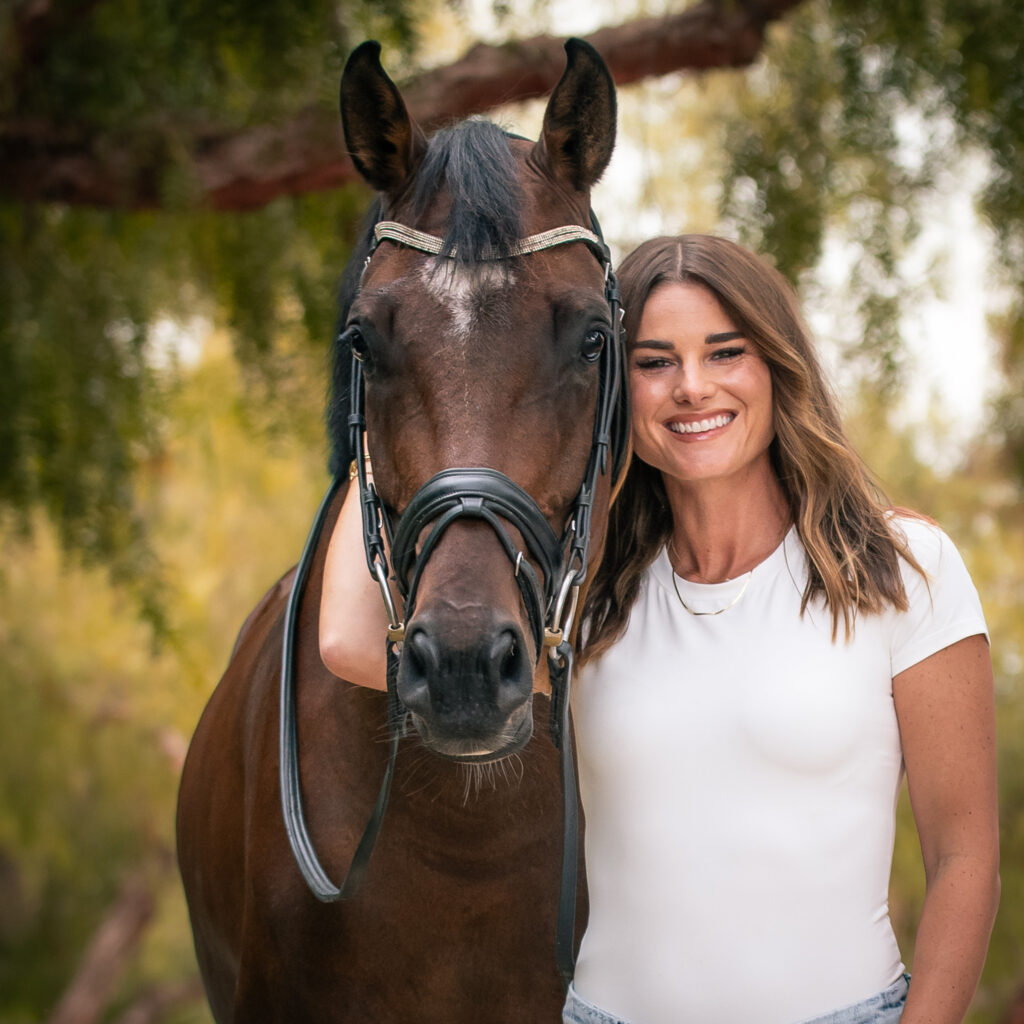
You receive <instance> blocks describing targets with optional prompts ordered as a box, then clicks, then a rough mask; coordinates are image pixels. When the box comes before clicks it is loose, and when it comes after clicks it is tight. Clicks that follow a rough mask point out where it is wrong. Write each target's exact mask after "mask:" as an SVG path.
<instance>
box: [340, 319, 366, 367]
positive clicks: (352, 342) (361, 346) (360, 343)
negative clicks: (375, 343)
mask: <svg viewBox="0 0 1024 1024" xmlns="http://www.w3.org/2000/svg"><path fill="white" fill-rule="evenodd" d="M341 337H342V341H345V342H348V345H349V347H350V348H351V349H352V355H354V356H355V357H356V359H358V360H359V362H363V360H365V359H366V357H367V356H368V355H369V354H370V346H369V344H368V343H367V341H366V338H364V337H363V332H362V331H361V330H359V328H358V327H356V326H355V325H353V326H352V327H349V328H348V329H347V330H346V331H345V333H344V334H343V335H342V336H341Z"/></svg>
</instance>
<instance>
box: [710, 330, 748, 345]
mask: <svg viewBox="0 0 1024 1024" xmlns="http://www.w3.org/2000/svg"><path fill="white" fill-rule="evenodd" d="M742 337H743V332H742V331H720V332H719V333H718V334H709V335H708V336H707V337H706V338H705V339H704V344H705V345H717V344H718V343H719V342H721V341H735V340H736V339H737V338H742Z"/></svg>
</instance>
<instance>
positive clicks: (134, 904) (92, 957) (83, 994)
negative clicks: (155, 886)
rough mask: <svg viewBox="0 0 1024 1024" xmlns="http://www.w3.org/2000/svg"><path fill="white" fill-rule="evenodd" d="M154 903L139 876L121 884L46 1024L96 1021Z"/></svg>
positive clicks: (147, 887) (86, 1023) (135, 946)
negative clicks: (115, 897) (119, 890)
mask: <svg viewBox="0 0 1024 1024" xmlns="http://www.w3.org/2000/svg"><path fill="white" fill-rule="evenodd" d="M154 903H155V900H154V896H153V891H152V888H151V886H150V885H149V884H148V883H147V882H146V881H145V880H144V879H143V878H142V877H141V876H139V875H134V876H131V877H130V878H128V879H127V880H126V881H125V883H124V885H123V886H122V887H121V892H120V893H119V894H118V896H117V899H116V900H115V901H114V903H113V904H112V905H111V907H110V909H109V910H108V911H107V915H106V917H105V918H104V919H103V921H102V922H101V924H100V926H99V928H97V929H96V932H95V934H94V935H93V937H92V941H91V942H90V943H89V946H88V948H87V949H86V951H85V954H84V955H83V956H82V960H81V962H80V963H79V965H78V970H77V971H76V972H75V976H74V978H72V980H71V984H70V985H69V986H68V988H67V991H66V992H65V993H64V995H63V997H62V998H61V1000H60V1002H59V1003H58V1004H57V1007H56V1009H55V1010H54V1011H53V1013H52V1014H51V1015H50V1018H49V1020H48V1022H47V1024H95V1022H96V1021H98V1020H99V1019H100V1017H101V1015H102V1013H103V1011H104V1010H105V1009H106V1007H107V1005H108V1003H109V1002H110V1000H111V998H112V997H113V995H114V992H115V990H116V987H117V983H118V981H119V980H120V978H121V975H122V973H123V972H124V969H125V968H126V967H127V966H128V964H129V962H130V961H131V958H132V956H133V954H134V953H135V950H136V948H137V946H138V943H139V939H140V938H141V936H142V933H143V931H144V930H145V927H146V925H147V924H148V923H149V919H150V917H152V915H153V908H154Z"/></svg>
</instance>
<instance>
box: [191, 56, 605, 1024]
mask: <svg viewBox="0 0 1024 1024" xmlns="http://www.w3.org/2000/svg"><path fill="white" fill-rule="evenodd" d="M566 52H567V54H568V62H567V68H566V71H565V74H564V76H563V77H562V80H561V81H560V83H559V84H558V86H557V87H556V89H555V92H554V93H553V94H552V97H551V99H550V101H549V104H548V107H547V110H546V113H545V118H544V128H543V133H542V136H541V138H540V140H539V141H538V142H537V143H536V144H533V143H529V142H526V141H524V140H519V139H514V138H509V137H508V136H506V135H505V134H504V133H502V132H501V131H500V130H499V129H497V128H496V127H495V126H493V125H490V124H488V123H487V122H483V121H469V122H464V123H462V124H460V125H456V126H455V127H454V128H451V129H446V130H444V131H442V132H439V133H438V134H437V135H435V136H434V137H433V138H432V139H431V140H430V141H429V142H428V141H427V139H426V138H425V136H424V135H423V133H422V132H421V131H420V129H419V128H418V127H417V126H416V124H415V123H414V122H413V121H412V120H411V119H410V117H409V116H408V113H407V111H406V108H405V104H404V102H403V100H402V98H401V95H400V94H399V92H398V90H397V89H396V87H395V86H394V84H393V83H392V82H391V80H390V79H389V78H388V77H387V76H386V74H385V73H384V71H383V70H382V69H381V66H380V63H379V47H378V46H377V45H376V44H372V43H369V44H364V45H363V46H361V47H360V48H359V49H358V50H356V51H355V52H354V53H353V55H352V56H351V57H350V59H349V62H348V65H347V66H346V69H345V73H344V76H343V78H342V86H341V108H342V116H343V122H344V129H345V137H346V141H347V143H348V147H349V150H350V152H351V154H352V157H353V160H354V162H355V165H356V167H357V168H358V170H359V171H360V172H361V173H362V175H363V176H364V178H365V179H366V180H367V181H368V182H369V183H370V184H371V185H372V186H374V187H375V188H376V189H377V190H379V191H380V193H381V198H380V200H379V203H378V206H377V208H376V212H375V214H374V220H375V226H374V227H371V229H370V230H369V231H368V233H367V236H366V238H365V239H364V240H363V243H362V248H361V250H360V251H359V252H358V253H357V254H356V256H355V257H354V260H353V264H352V268H353V269H352V270H351V272H350V273H349V274H348V275H347V278H346V281H347V283H346V284H344V285H343V295H342V316H343V321H342V322H343V326H344V328H345V330H344V332H343V333H342V334H341V336H340V338H339V341H338V344H337V349H336V353H335V379H334V387H333V393H332V399H331V406H330V409H329V427H330V432H331V441H332V446H333V455H332V471H333V472H334V473H335V475H336V476H337V475H339V474H341V473H344V474H345V475H346V476H347V469H348V464H349V461H350V459H352V458H353V456H355V457H356V458H357V459H358V458H359V456H360V454H361V452H360V449H361V446H362V436H363V435H362V421H361V418H360V413H361V408H360V406H361V404H362V396H363V393H364V391H363V387H365V419H366V424H367V429H366V436H367V437H368V438H369V439H370V448H371V453H372V457H373V465H374V477H375V481H376V483H375V486H376V488H377V489H378V490H379V494H380V501H381V509H380V510H379V511H378V509H377V506H376V505H375V504H373V502H374V501H375V497H376V495H375V492H374V491H373V489H372V486H371V485H368V484H367V483H366V481H365V479H364V480H362V481H361V483H362V485H363V489H364V490H363V497H364V499H368V500H369V501H370V505H369V509H370V511H369V513H368V516H367V524H368V531H369V533H368V536H370V537H371V540H372V537H373V536H375V531H376V530H377V529H378V528H379V527H380V525H381V523H382V521H384V520H387V521H389V522H390V520H391V518H393V517H395V516H399V514H400V513H402V514H401V515H400V517H399V518H398V519H397V523H398V527H397V531H396V534H395V536H394V537H393V538H390V540H391V542H392V543H391V550H392V551H393V552H394V554H393V562H394V578H395V579H397V581H398V585H399V589H400V590H402V591H403V593H404V598H405V613H406V617H407V618H406V622H405V623H404V625H402V627H401V629H400V630H399V631H397V632H395V633H393V634H392V636H391V638H390V641H389V643H390V646H389V650H390V651H391V653H392V656H395V655H397V654H398V652H399V650H401V657H400V659H398V660H396V661H395V667H396V671H395V672H394V674H393V675H394V678H393V679H390V680H389V682H390V687H391V693H390V696H389V695H386V694H384V693H381V692H378V691H374V690H369V689H365V688H362V687H358V686H353V685H350V684H349V683H347V682H343V681H341V680H339V679H337V678H335V677H334V676H332V675H331V674H330V673H329V672H328V671H327V670H326V669H325V668H324V666H323V664H322V663H321V660H320V657H319V651H318V642H317V636H318V611H319V605H320V595H321V576H322V571H323V564H324V557H325V551H326V545H327V540H326V538H327V537H328V536H329V531H330V528H331V526H332V524H333V522H334V520H335V518H336V516H337V511H338V507H339V506H340V503H341V500H342V498H343V495H344V490H345V487H344V486H343V487H341V488H340V490H339V491H338V492H337V493H336V494H335V495H334V497H333V498H332V499H331V501H330V503H329V505H328V506H327V509H328V511H327V517H326V521H325V531H324V532H323V534H322V536H321V537H319V538H318V539H314V541H313V542H312V544H311V547H310V551H311V556H312V557H311V561H310V563H309V572H308V580H307V582H306V585H305V588H304V590H303V589H302V588H300V591H299V598H298V603H297V604H296V605H295V607H294V609H293V613H292V615H291V620H292V621H293V622H294V629H295V637H296V643H295V651H294V666H293V676H294V680H295V683H294V697H293V699H294V715H295V730H294V731H295V736H296V737H297V745H298V768H297V770H296V785H295V789H296V790H297V799H300V800H301V802H302V804H303V805H304V806H305V821H306V823H308V839H309V844H310V846H311V847H312V848H313V849H314V850H315V851H316V856H317V857H318V858H320V859H321V860H322V864H323V870H324V872H325V874H326V876H328V877H330V878H340V877H342V876H343V875H344V874H345V872H346V870H347V868H348V866H349V864H350V863H351V862H352V860H353V857H354V855H355V849H356V846H357V844H358V842H359V839H360V835H361V834H362V832H363V829H364V826H365V825H366V822H367V820H368V819H369V818H370V817H371V813H372V810H373V805H374V801H375V800H376V799H377V791H378V787H379V785H380V780H381V777H382V775H383V773H384V771H385V767H386V763H387V760H388V742H387V740H388V722H389V720H390V722H391V726H392V728H393V730H394V731H395V735H396V736H398V735H403V734H402V729H403V728H404V726H405V725H406V724H407V723H411V724H412V725H413V726H414V727H415V731H413V730H411V729H410V730H409V733H408V735H403V738H401V739H400V742H399V741H398V740H396V741H395V742H396V745H397V748H398V756H397V762H396V767H395V774H394V785H393V791H392V794H391V799H390V804H389V806H388V808H387V813H386V815H385V817H384V819H383V827H382V829H381V833H380V841H379V842H378V843H377V846H376V850H375V852H374V854H373V856H372V858H371V859H370V860H369V862H368V867H367V870H366V875H365V879H364V881H363V884H362V887H361V888H360V889H359V891H358V893H357V894H355V895H354V896H352V897H351V898H345V899H343V900H341V901H338V902H323V901H322V900H323V899H325V897H324V896H323V894H321V899H317V898H315V896H314V895H313V894H312V893H311V891H310V888H309V886H308V885H307V882H306V881H305V880H304V877H303V873H302V872H300V869H299V867H298V866H297V861H296V856H295V855H293V850H292V848H291V847H290V844H289V835H288V833H287V832H286V828H285V825H284V824H283V821H282V809H281V804H282V784H281V782H280V781H279V767H280V766H281V764H282V763H283V762H284V761H285V760H286V759H287V758H285V757H281V756H279V736H278V732H279V722H280V721H281V720H282V719H284V720H287V716H286V715H285V714H284V712H282V710H281V708H284V707H288V706H290V705H288V704H287V702H282V701H281V699H280V698H279V691H278V680H279V673H280V668H281V662H282V646H283V637H284V636H285V628H286V627H285V619H286V602H287V600H288V591H289V587H290V584H291V578H292V575H293V574H289V575H288V576H286V577H284V578H283V579H282V580H281V581H279V582H278V583H277V584H276V585H275V586H274V587H273V588H272V589H271V590H270V591H269V592H268V593H267V594H266V596H264V598H263V600H262V601H261V602H260V604H259V605H258V606H257V608H256V609H255V610H254V611H253V612H252V614H251V615H250V616H249V618H248V620H247V621H246V623H245V624H244V626H243V627H242V630H241V633H240V634H239V637H238V640H237V642H236V645H235V650H234V652H233V654H232V657H231V660H230V663H229V665H228V668H227V671H226V672H225V674H224V676H223V678H222V679H221V681H220V684H219V685H218V687H217V689H216V691H215V692H214V694H213V696H212V697H211V699H210V702H209V704H208V706H207V708H206V710H205V712H204V714H203V716H202V719H201V720H200V722H199V725H198V728H197V730H196V734H195V737H194V739H193V741H192V745H191V748H190V750H189V754H188V759H187V761H186V764H185V769H184V774H183V777H182V782H181V791H180V796H179V805H178V854H179V861H180V867H181V873H182V878H183V881H184V885H185V891H186V895H187V897H188V905H189V912H190V916H191V921H192V928H193V932H194V936H195V944H196V952H197V956H198V961H199V966H200V969H201V971H202V976H203V981H204V983H205V986H206V990H207V994H208V997H209V1001H210V1005H211V1007H212V1010H213V1013H214V1016H215V1017H216V1019H217V1020H218V1021H219V1022H222V1024H224V1022H228V1021H232V1022H263V1021H268V1022H269V1021H281V1022H284V1021H289V1022H290V1021H310V1022H319V1021H352V1022H357V1021H358V1022H364V1021H365V1022H378V1024H380V1022H383V1024H388V1022H395V1024H408V1022H421V1021H422V1022H428V1024H429V1022H438V1024H442V1022H443V1024H461V1022H465V1024H470V1022H473V1024H481V1022H483V1024H500V1022H503V1021H509V1022H512V1021H515V1022H517V1024H519V1022H523V1021H529V1022H543V1021H557V1020H558V1019H559V1009H560V1006H561V1003H562V999H563V985H562V982H561V980H560V978H559V976H558V973H557V971H556V969H555V958H554V944H555V918H556V904H557V902H558V877H559V867H560V848H561V838H560V822H561V811H562V806H561V796H560V785H559V763H558V755H557V751H556V750H555V748H554V746H553V745H552V742H551V740H550V739H549V738H548V736H547V735H545V734H544V732H545V730H544V728H543V726H544V725H545V724H546V721H545V720H546V716H547V713H548V700H547V699H546V698H544V697H542V698H540V699H539V700H534V699H533V691H534V689H535V686H536V685H537V684H535V674H536V677H537V678H538V679H539V678H543V676H544V673H543V671H537V666H538V664H539V663H540V664H543V662H542V658H541V655H542V647H543V645H544V644H545V643H548V644H557V643H558V641H559V640H560V639H561V640H562V641H563V642H562V644H561V649H564V648H565V638H563V637H561V636H560V628H561V626H562V625H566V628H567V617H571V616H569V613H568V612H565V611H564V609H563V604H564V603H565V598H566V594H567V593H569V592H571V591H572V590H573V589H574V588H575V585H576V584H578V583H579V582H580V580H579V579H576V580H575V581H574V580H573V579H572V578H571V576H572V574H571V572H569V571H568V567H567V565H566V564H564V563H566V562H567V561H571V560H572V558H573V556H572V555H571V554H569V553H568V552H567V551H566V550H564V549H563V548H562V547H561V541H560V540H559V538H562V537H564V536H567V535H568V536H569V537H570V538H572V537H576V538H577V539H578V536H579V535H580V533H581V532H583V533H586V529H587V528H586V524H585V520H586V519H587V518H588V517H591V513H592V517H591V518H592V528H591V529H590V533H591V535H592V543H591V547H590V563H591V564H594V562H595V561H596V557H597V554H598V552H599V551H600V547H601V544H602V540H603V528H604V522H605V518H606V511H607V503H608V499H609V491H610V483H609V477H610V474H609V473H604V472H598V473H596V474H595V473H594V472H592V470H593V467H594V466H595V465H597V464H602V463H603V461H604V459H603V456H602V449H606V448H607V441H608V439H607V436H606V431H605V436H601V437H598V436H597V435H598V434H601V430H603V429H604V428H601V430H596V429H595V409H598V415H597V421H598V424H600V421H601V415H600V406H601V403H602V401H603V400H604V399H603V398H602V396H603V395H605V394H606V392H607V381H606V380H605V379H604V378H605V375H606V372H607V371H606V369H605V362H604V361H603V358H599V356H600V354H601V353H602V352H603V351H606V350H609V349H611V348H612V347H613V345H614V346H616V347H617V331H616V327H617V325H616V324H615V322H614V321H615V319H616V316H615V314H616V312H617V310H616V309H615V306H614V304H613V305H612V307H611V309H610V307H609V302H608V287H607V280H608V274H607V273H606V272H608V271H610V268H609V267H608V266H607V264H606V263H605V264H604V265H603V264H602V260H601V259H600V258H599V259H595V256H594V250H595V249H597V250H600V249H601V244H600V242H599V241H598V240H597V239H594V238H593V236H592V235H590V233H589V232H588V230H587V228H588V226H589V225H590V224H591V219H590V213H589V189H590V187H591V186H592V184H593V183H594V182H595V181H596V180H597V178H598V177H599V176H600V174H601V173H602V171H603V170H604V168H605V166H606V165H607V162H608V160H609V158H610V155H611V150H612V146H613V142H614V132H615V96H614V88H613V85H612V81H611V78H610V76H609V74H608V71H607V69H606V68H605V66H604V64H603V62H602V61H601V59H600V57H599V56H598V55H597V54H596V52H595V51H593V50H592V49H591V48H590V47H589V46H587V45H586V44H584V43H581V42H579V41H570V43H568V44H567V45H566ZM410 229H412V231H410ZM554 229H562V230H561V231H558V230H554ZM415 232H418V233H419V234H416V233H415ZM538 239H539V241H538ZM588 239H589V240H588ZM524 240H525V241H526V243H530V244H523V243H524ZM613 280H614V278H612V281H613ZM352 356H354V357H355V361H352V358H351V357H352ZM353 375H354V376H353ZM356 378H361V379H360V380H358V381H357V379H356ZM363 380H364V381H365V385H364V384H363ZM619 415H620V416H621V410H619ZM605 419H607V417H605ZM595 459H596V462H595ZM360 464H361V460H360ZM462 467H477V468H470V469H465V468H462ZM481 467H485V468H481ZM588 474H589V475H588ZM587 480H590V481H591V483H592V484H593V485H594V486H593V488H592V489H588V487H587V485H586V481H587ZM581 481H584V486H583V487H581ZM453 495H454V497H453ZM538 520H539V521H538ZM545 531H547V533H545ZM548 535H550V537H551V538H554V545H552V543H551V541H550V538H549V536H548ZM584 552H585V546H584ZM585 562H586V557H585V554H584V557H583V558H582V559H580V558H579V557H578V555H577V556H576V566H575V568H576V569H577V570H579V569H581V568H583V567H584V566H583V563H585ZM293 573H294V571H293ZM579 575H582V573H580V574H579ZM524 581H525V582H524ZM531 581H532V582H531ZM570 584H573V586H570ZM556 591H557V592H556ZM553 605H557V606H558V607H557V609H556V610H555V612H554V613H552V606H553ZM552 616H553V617H552ZM403 641H404V643H403ZM373 642H377V640H376V639H375V640H374V641H373ZM379 642H380V643H382V644H383V643H385V638H384V637H383V636H382V637H380V639H379ZM389 702H390V708H391V714H390V716H389ZM535 720H536V722H537V723H538V724H539V725H540V726H541V728H538V729H536V730H535V729H534V722H535ZM438 755H440V756H438ZM465 762H469V763H468V764H467V763H465ZM488 762H493V763H494V764H495V765H496V767H491V768H486V767H484V768H481V767H480V765H481V764H484V765H486V764H487V763H488ZM488 772H489V774H490V777H484V778H481V773H488ZM283 788H284V789H285V790H287V789H288V786H287V784H286V785H284V787H283ZM286 803H287V797H286ZM573 806H575V804H573ZM303 827H305V826H303ZM345 895H346V896H348V893H346V894H345ZM329 898H332V897H329Z"/></svg>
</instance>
